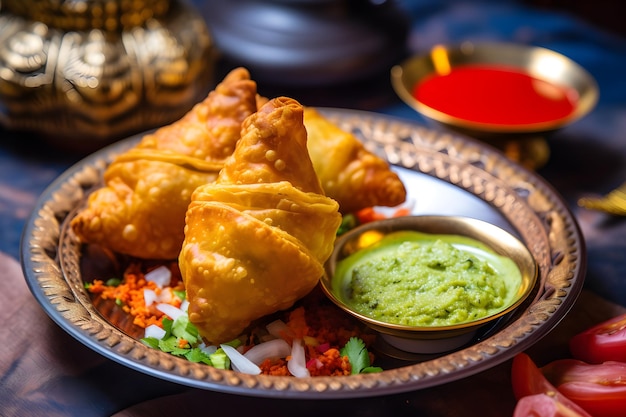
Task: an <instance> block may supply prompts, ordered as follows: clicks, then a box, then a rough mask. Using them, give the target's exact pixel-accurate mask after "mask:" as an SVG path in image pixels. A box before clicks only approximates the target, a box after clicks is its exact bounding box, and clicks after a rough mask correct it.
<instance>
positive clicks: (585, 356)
mask: <svg viewBox="0 0 626 417" xmlns="http://www.w3.org/2000/svg"><path fill="white" fill-rule="evenodd" d="M569 348H570V351H571V352H572V356H574V357H575V358H576V359H580V360H581V361H585V362H587V363H602V362H606V361H619V362H626V314H622V315H619V316H617V317H614V318H612V319H609V320H606V321H604V322H602V323H599V324H597V325H595V326H593V327H590V328H589V329H587V330H585V331H583V332H581V333H578V334H577V335H575V336H574V337H572V338H571V339H570V343H569Z"/></svg>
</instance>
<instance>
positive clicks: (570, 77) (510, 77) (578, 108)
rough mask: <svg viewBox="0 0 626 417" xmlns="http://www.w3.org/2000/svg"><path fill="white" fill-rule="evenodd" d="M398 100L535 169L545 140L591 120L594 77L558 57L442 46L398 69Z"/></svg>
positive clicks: (520, 49)
mask: <svg viewBox="0 0 626 417" xmlns="http://www.w3.org/2000/svg"><path fill="white" fill-rule="evenodd" d="M391 80H392V85H393V88H394V90H395V91H396V93H397V94H398V96H399V97H400V98H401V99H402V100H403V101H404V102H405V103H406V104H408V105H409V106H411V107H412V108H413V109H415V110H416V111H417V112H419V113H420V114H421V115H422V116H424V117H425V118H426V119H427V120H429V121H433V122H436V123H437V124H440V125H443V126H445V127H447V128H449V129H451V130H454V131H456V132H460V133H462V134H465V135H468V136H471V137H475V138H477V139H480V140H483V141H486V142H488V143H491V144H492V145H494V146H496V147H498V148H500V149H501V150H503V151H504V152H505V153H506V154H507V155H508V156H510V157H511V159H513V160H516V161H517V162H522V163H524V164H526V165H529V166H530V167H531V168H536V167H538V166H540V165H543V163H545V162H546V161H547V158H548V155H549V149H548V147H547V144H546V143H545V136H546V135H547V134H549V133H551V132H554V131H555V130H557V129H559V128H562V127H564V126H566V125H568V124H570V123H572V122H574V121H576V120H578V119H580V118H581V117H583V116H584V115H586V114H587V113H589V112H590V111H591V110H592V109H593V107H594V106H595V104H596V102H597V100H598V86H597V84H596V82H595V80H594V78H593V77H592V76H591V75H590V74H589V73H588V72H587V71H586V70H585V69H584V68H582V67H581V66H580V65H578V64H577V63H575V62H574V61H572V60H571V59H569V58H567V57H566V56H564V55H562V54H559V53H557V52H555V51H552V50H549V49H546V48H541V47H536V46H527V45H518V44H512V43H480V44H475V43H471V42H465V43H462V44H460V45H457V46H441V45H438V46H435V47H434V48H432V50H431V51H430V52H429V53H428V54H424V55H419V56H414V57H411V58H408V59H407V60H405V61H404V62H402V63H401V64H399V65H396V66H394V67H393V68H392V70H391Z"/></svg>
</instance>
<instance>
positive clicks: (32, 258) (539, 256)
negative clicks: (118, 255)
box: [21, 109, 586, 399]
mask: <svg viewBox="0 0 626 417" xmlns="http://www.w3.org/2000/svg"><path fill="white" fill-rule="evenodd" d="M322 111H323V113H324V114H325V115H327V116H328V117H329V118H331V119H332V120H334V121H335V122H337V123H338V124H340V125H341V126H342V127H343V128H344V129H346V130H349V131H352V132H354V133H355V134H357V135H358V136H359V137H360V138H362V140H363V141H364V143H365V144H366V146H367V147H368V148H369V149H370V150H372V151H375V152H377V153H379V154H380V155H381V156H384V157H386V158H387V159H388V160H389V161H390V162H391V163H392V164H394V165H395V166H396V167H397V169H399V170H401V171H402V172H404V174H403V175H408V176H405V178H410V177H411V175H415V176H419V177H423V178H426V179H428V181H429V182H428V184H435V185H436V187H435V188H434V190H435V191H434V192H433V191H430V192H427V190H426V189H422V190H420V189H418V190H411V189H410V187H412V186H414V183H413V185H412V184H411V183H407V185H408V187H409V193H411V191H413V192H414V193H415V195H416V198H417V199H418V204H417V206H419V199H437V198H440V196H443V195H444V194H446V193H449V192H450V191H449V190H452V192H453V193H452V194H448V196H451V195H462V196H464V198H466V200H465V201H470V200H471V201H472V202H473V201H474V200H475V201H476V203H477V204H478V206H477V207H479V210H478V211H479V212H480V211H482V210H484V211H492V212H493V213H495V214H496V215H497V217H498V218H499V219H502V221H504V222H505V223H506V224H507V225H508V227H509V229H510V230H511V232H512V233H514V234H516V235H518V236H519V238H520V239H521V240H522V241H523V242H524V243H525V244H526V245H527V247H528V249H529V250H530V252H531V253H532V255H533V257H534V258H535V261H536V263H537V266H538V268H539V275H538V280H537V283H536V285H535V287H534V289H533V292H532V294H531V296H530V297H529V299H527V301H526V302H525V303H524V304H522V305H521V306H520V307H519V308H518V310H516V312H515V313H514V315H513V316H512V317H511V318H510V319H509V321H507V322H505V323H504V324H502V326H500V327H499V328H497V329H495V330H494V331H493V332H491V333H489V334H487V335H484V336H483V337H481V338H479V339H478V340H475V341H473V342H472V344H470V345H469V346H467V347H464V348H461V349H459V350H456V351H453V352H450V353H447V354H441V355H438V356H434V357H424V358H421V359H418V360H412V361H407V362H406V365H405V366H400V367H394V368H390V369H386V370H385V371H383V372H382V373H378V374H361V375H351V376H345V377H310V378H295V377H278V376H265V375H259V376H252V375H245V374H241V373H238V372H234V371H227V370H219V369H216V368H213V367H211V366H207V365H204V364H198V363H191V362H188V361H186V360H184V359H180V358H176V357H173V356H171V355H168V354H166V353H163V352H160V351H157V350H154V349H151V348H149V347H147V346H145V345H143V344H142V343H141V342H139V341H138V340H137V339H135V338H134V337H132V336H130V335H129V334H127V333H125V332H123V331H122V330H120V329H119V328H118V327H116V326H114V325H112V324H111V322H110V321H108V320H107V319H106V317H104V315H103V314H101V312H99V311H98V309H97V308H96V307H95V306H94V305H93V304H92V302H91V299H90V296H89V295H88V294H87V292H86V290H85V289H84V285H83V277H82V270H81V268H82V267H83V265H84V261H85V259H84V257H85V256H88V255H81V254H82V252H81V247H80V245H79V244H78V243H77V241H76V239H75V238H74V237H73V235H72V233H71V229H70V228H69V227H68V225H67V223H68V222H69V220H70V219H71V218H72V216H73V211H74V210H75V209H76V208H77V207H79V205H80V204H81V203H82V202H83V201H84V199H85V197H86V195H88V193H89V191H90V189H92V188H93V187H94V186H97V185H98V184H99V183H100V181H101V176H102V172H103V170H104V169H105V167H106V166H107V164H108V163H109V162H110V161H111V159H112V158H113V157H114V156H115V155H117V154H119V153H121V152H123V151H124V150H126V149H127V148H129V147H130V146H132V145H133V144H135V143H136V142H137V140H138V139H139V137H134V138H131V139H128V140H125V141H121V142H119V143H117V144H115V145H111V146H110V147H107V148H105V149H103V150H100V151H98V152H97V153H95V154H93V155H91V156H90V157H87V158H86V159H84V160H83V161H82V162H80V163H78V164H77V165H75V166H74V167H72V168H70V169H69V170H68V171H66V172H65V173H64V174H63V175H62V176H61V177H59V178H58V179H57V180H56V181H55V182H54V183H53V184H52V185H50V187H49V188H48V189H47V190H46V191H45V192H44V193H43V194H42V196H41V197H40V199H39V201H38V203H37V205H36V208H35V210H34V211H33V213H32V215H31V217H30V219H29V220H28V222H27V225H26V228H25V230H24V234H23V240H22V248H21V249H22V267H23V269H24V274H25V277H26V280H27V283H28V285H29V287H30V289H31V291H32V293H33V295H34V296H35V298H36V299H37V301H38V302H39V303H40V304H41V306H42V307H43V308H44V310H45V311H46V312H47V313H48V314H49V315H50V317H51V318H52V319H53V320H54V321H55V322H56V323H57V324H59V325H60V326H61V327H62V328H63V329H64V330H65V331H67V332H68V333H69V334H71V335H72V336H74V337H75V338H77V339H78V340H80V341H81V342H82V343H84V344H86V345H87V346H89V347H90V348H92V349H93V350H95V351H97V352H99V353H100V354H102V355H104V356H106V357H108V358H111V359H113V360H115V361H118V362H120V363H122V364H124V365H126V366H128V367H130V368H132V369H135V370H138V371H141V372H144V373H146V374H149V375H152V376H155V377H159V378H162V379H165V380H169V381H173V382H176V383H180V384H183V385H187V386H192V387H197V388H202V389H207V390H214V391H220V392H230V393H237V394H243V395H251V396H260V397H279V398H280V397H284V398H306V399H321V398H326V399H333V398H352V397H366V396H373V395H384V394H392V393H400V392H406V391H413V390H418V389H423V388H427V387H431V386H435V385H440V384H444V383H447V382H451V381H454V380H457V379H460V378H463V377H466V376H469V375H473V374H476V373H478V372H481V371H484V370H486V369H488V368H491V367H493V366H495V365H497V364H500V363H502V362H504V361H506V360H508V359H510V358H511V357H513V356H514V355H515V354H516V353H518V352H520V351H522V350H525V349H527V348H528V347H530V346H531V345H532V344H534V343H536V342H537V341H538V340H539V339H541V338H542V337H543V336H544V335H546V334H547V333H548V332H549V331H550V330H552V328H553V327H554V326H556V324H557V323H558V322H559V321H560V320H561V319H562V318H563V317H564V316H565V314H567V312H568V311H569V310H570V308H571V307H572V305H573V304H574V302H575V300H576V298H577V297H578V295H579V293H580V291H581V289H582V286H583V281H584V273H585V269H586V253H585V245H584V241H583V237H582V234H581V231H580V229H579V227H578V225H577V223H576V220H575V218H574V217H573V215H572V214H571V212H570V211H569V209H568V208H567V206H566V205H565V203H564V202H563V200H562V199H561V198H560V197H559V196H558V194H556V193H555V191H554V190H553V189H552V188H551V187H550V186H549V185H548V184H547V183H546V182H545V181H544V180H542V179H541V178H540V177H539V176H537V175H536V174H534V173H532V172H530V171H528V170H525V169H524V168H521V167H520V166H518V165H516V164H514V163H512V162H511V161H510V160H509V159H507V158H506V157H504V156H503V155H501V154H500V153H498V152H496V151H494V150H492V149H491V148H489V147H487V146H486V145H483V144H481V143H480V142H477V141H473V140H468V139H465V138H461V137H457V136H455V135H451V134H442V133H440V132H436V131H431V130H429V129H426V128H424V127H422V126H420V125H417V124H415V123H411V122H408V121H402V120H399V119H392V118H388V117H386V116H382V115H377V114H373V113H367V112H357V111H350V110H336V109H322ZM425 184H426V183H425ZM446 190H448V191H446ZM455 193H458V194H455ZM463 204H465V203H464V202H461V201H459V205H463ZM447 206H450V204H448V205H447ZM457 209H458V208H457ZM81 256H83V258H81Z"/></svg>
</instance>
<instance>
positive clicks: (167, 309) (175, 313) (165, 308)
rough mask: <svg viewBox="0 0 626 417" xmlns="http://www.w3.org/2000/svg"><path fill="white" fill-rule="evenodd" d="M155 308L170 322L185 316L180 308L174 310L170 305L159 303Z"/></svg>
mask: <svg viewBox="0 0 626 417" xmlns="http://www.w3.org/2000/svg"><path fill="white" fill-rule="evenodd" d="M156 308H157V310H159V311H160V312H162V313H163V314H165V315H166V316H168V317H169V318H171V319H172V320H176V319H177V318H179V317H180V316H182V315H183V314H185V312H184V311H183V310H181V309H180V308H176V307H174V306H173V305H171V304H165V303H159V304H157V305H156Z"/></svg>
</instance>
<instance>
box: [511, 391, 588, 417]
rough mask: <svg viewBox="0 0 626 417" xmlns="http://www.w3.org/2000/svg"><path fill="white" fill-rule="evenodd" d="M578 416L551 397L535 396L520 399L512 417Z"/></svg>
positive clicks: (579, 415) (545, 395)
mask: <svg viewBox="0 0 626 417" xmlns="http://www.w3.org/2000/svg"><path fill="white" fill-rule="evenodd" d="M585 415H587V414H580V413H578V412H576V411H574V410H572V409H571V408H569V407H568V406H566V405H565V404H563V403H561V402H559V400H558V399H556V398H555V397H554V396H553V395H548V394H535V395H527V396H526V397H522V398H520V399H519V401H518V402H517V405H516V406H515V410H514V411H513V417H581V416H585Z"/></svg>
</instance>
